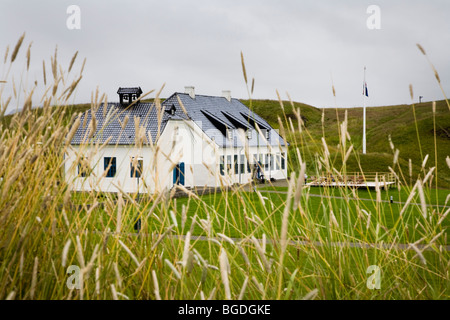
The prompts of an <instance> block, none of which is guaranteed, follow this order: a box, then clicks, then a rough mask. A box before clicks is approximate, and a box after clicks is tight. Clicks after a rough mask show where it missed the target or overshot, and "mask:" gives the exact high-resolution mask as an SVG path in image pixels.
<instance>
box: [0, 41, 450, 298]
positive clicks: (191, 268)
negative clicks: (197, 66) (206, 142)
mask: <svg viewBox="0 0 450 320" xmlns="http://www.w3.org/2000/svg"><path fill="white" fill-rule="evenodd" d="M23 41H24V36H22V37H21V38H20V39H19V42H18V43H17V45H16V46H15V48H14V50H13V52H12V54H11V56H10V62H9V64H8V63H7V64H6V68H7V69H6V70H10V68H11V64H12V63H18V61H20V60H19V59H17V57H19V54H20V52H21V51H20V49H21V45H22V42H23ZM30 50H31V49H30V47H29V51H28V53H27V56H28V58H27V61H26V62H25V63H26V64H28V63H29V62H28V60H29V56H30V54H31V51H30ZM8 54H9V53H8V50H7V52H6V54H5V63H6V61H7V57H8ZM76 57H77V53H76V54H75V55H74V57H73V59H72V60H71V62H70V65H69V67H68V71H67V72H66V71H62V72H59V71H58V70H65V69H64V67H63V66H60V64H59V62H58V60H57V53H56V51H55V54H54V56H53V57H52V58H51V62H50V66H51V70H52V75H53V77H52V78H53V79H52V80H51V81H49V80H50V79H51V78H46V71H45V62H44V63H43V68H44V70H43V82H44V91H45V94H44V96H42V97H38V100H40V101H42V102H43V107H42V108H39V109H36V108H32V106H33V105H34V103H35V102H34V101H36V100H35V99H36V97H34V96H33V89H32V90H31V92H29V93H28V98H26V99H25V102H24V105H23V108H22V109H21V111H19V112H16V113H15V114H14V115H13V116H12V117H11V118H9V119H8V121H6V118H5V117H4V112H5V110H6V107H7V106H8V104H9V101H14V100H17V95H14V96H12V97H5V96H3V95H1V96H0V102H1V105H2V108H1V110H2V115H1V120H2V124H1V129H0V132H1V133H0V195H1V196H0V299H448V298H449V292H450V290H449V289H450V284H449V266H450V264H449V253H448V241H447V226H448V214H449V212H450V208H449V207H438V206H433V205H432V206H429V203H428V202H427V201H428V200H429V197H428V195H429V193H430V190H429V187H428V185H427V180H428V179H429V178H430V177H431V175H432V174H433V172H432V171H429V172H426V173H427V175H425V178H424V179H422V180H417V181H416V182H415V183H413V185H412V186H410V185H409V184H408V183H407V182H406V181H405V179H402V177H405V176H407V175H405V174H404V173H403V172H401V171H400V170H401V169H400V167H399V166H398V164H396V163H395V161H394V163H393V166H392V168H390V170H391V171H392V172H393V173H394V174H395V175H396V176H397V177H398V180H397V181H398V183H397V185H396V187H397V188H400V189H401V188H405V189H406V190H407V192H408V198H407V199H403V202H402V203H401V204H397V205H395V206H394V205H392V206H391V205H386V204H385V203H384V202H383V201H382V194H381V193H382V191H381V189H380V188H379V187H377V188H376V191H375V197H374V198H373V199H372V200H371V201H366V200H363V199H361V198H360V197H359V194H358V192H357V191H356V190H354V189H351V188H350V189H347V188H337V189H330V188H324V189H323V192H322V193H321V194H320V196H319V197H316V196H314V194H313V193H312V192H311V189H310V188H309V187H306V186H305V185H304V182H303V173H304V172H305V168H306V164H305V163H304V162H303V160H302V155H304V154H307V153H308V152H311V150H310V149H309V148H310V147H309V145H307V144H305V143H304V137H307V136H310V133H309V132H308V129H307V128H306V127H305V125H304V123H303V121H302V118H301V110H300V109H298V110H296V115H297V122H296V123H294V122H293V121H292V120H291V119H290V118H289V119H288V118H287V117H286V115H285V114H283V115H281V116H280V119H279V125H280V132H281V134H282V136H283V137H284V139H285V140H286V141H289V142H290V143H291V147H290V148H292V149H293V150H294V152H293V153H291V154H295V155H296V156H295V157H291V159H289V171H290V172H291V174H290V179H289V180H288V190H287V191H286V192H284V193H283V191H282V190H281V191H280V190H278V191H279V192H281V193H267V192H266V191H267V190H264V189H263V188H260V186H257V188H256V192H252V191H246V189H245V188H242V187H241V186H233V187H232V188H231V189H226V188H224V189H223V192H221V193H217V194H213V195H210V196H204V197H200V196H198V195H196V194H195V193H193V192H192V191H189V190H186V189H183V191H185V192H186V194H187V196H186V197H185V198H177V199H175V198H174V192H173V191H172V192H162V191H161V190H158V189H157V192H155V193H154V194H151V195H148V196H146V197H144V198H143V199H142V198H141V201H137V199H136V198H137V195H136V194H127V193H125V192H119V194H102V193H100V192H96V191H91V192H86V193H83V194H81V195H80V194H73V193H72V192H71V188H72V187H71V181H70V179H65V177H64V170H63V168H64V161H65V160H64V154H65V153H66V152H67V151H68V150H69V148H71V146H70V140H71V138H72V137H73V134H74V130H75V129H74V128H76V127H77V126H80V125H83V126H88V127H90V128H91V129H92V130H91V132H95V129H96V126H97V123H96V120H95V119H93V120H92V121H91V122H90V123H80V120H79V118H78V117H77V116H79V114H73V115H68V114H67V110H68V109H67V108H65V105H66V104H67V101H68V99H69V98H70V97H71V96H72V94H74V92H75V91H76V87H77V86H78V84H79V82H80V80H81V79H82V72H80V73H79V74H76V75H74V76H73V79H71V80H69V78H70V72H71V71H72V70H73V69H72V68H73V67H74V66H76V63H77V62H76ZM242 67H243V71H244V78H245V84H246V85H247V86H248V82H247V71H246V70H245V64H244V59H243V55H242ZM81 69H84V63H83V65H82V67H81ZM2 79H4V80H5V81H6V83H1V84H0V85H1V91H0V93H2V94H3V92H4V88H5V87H6V86H8V85H11V83H13V82H10V76H9V71H7V72H6V73H5V74H4V77H3V78H2ZM47 82H48V84H47ZM247 88H248V87H247ZM253 88H254V79H253V80H252V84H251V89H249V90H248V91H249V95H250V98H251V94H252V92H253ZM13 91H14V92H15V91H16V90H15V89H14V90H13ZM160 92H161V90H159V92H158V93H157V94H156V99H155V107H156V108H159V110H161V112H162V108H161V102H160V99H159V94H160ZM278 96H279V95H278ZM106 101H107V97H106V96H104V95H102V96H100V93H99V92H98V91H97V92H95V93H94V94H93V95H92V103H91V111H96V110H97V109H98V108H102V105H103V103H105V102H106ZM280 103H281V104H282V103H283V102H282V101H281V99H280ZM113 116H114V115H113ZM129 120H130V121H133V119H129ZM100 129H101V128H100ZM294 133H300V135H299V136H300V138H299V139H294V140H291V138H292V137H294ZM339 133H340V137H341V139H340V141H341V143H340V145H339V150H340V153H341V156H342V159H343V163H344V165H343V166H342V169H340V170H337V169H336V168H334V167H333V166H332V163H333V162H332V161H331V160H330V153H329V151H328V145H327V141H326V139H325V138H323V139H322V140H321V141H318V143H317V146H316V147H317V150H320V152H318V153H317V154H315V159H316V161H315V163H314V168H315V175H320V174H321V173H322V172H326V173H329V174H333V175H334V176H336V177H338V176H345V175H346V169H345V162H346V159H348V157H349V155H350V154H355V155H356V156H358V153H357V150H355V149H354V148H353V145H352V142H351V139H350V136H349V134H348V132H347V118H345V119H344V120H343V121H342V122H340V123H339ZM93 138H95V137H94V136H93V135H91V136H88V137H87V140H86V144H85V148H86V149H85V151H86V152H87V151H88V150H90V152H98V151H99V150H101V148H102V146H101V145H98V144H96V143H95V142H94V141H95V139H93ZM261 138H262V139H264V135H261ZM150 141H151V139H146V133H145V132H142V131H139V132H138V134H137V140H136V144H137V147H142V146H148V147H150V148H152V149H153V152H154V153H155V155H157V154H158V153H161V152H163V151H164V152H166V151H165V150H161V149H160V146H158V145H152V144H151V142H150ZM386 143H388V142H386ZM393 149H394V148H393ZM92 150H93V151H92ZM393 152H395V151H394V150H393ZM424 160H425V159H424ZM424 162H426V161H424ZM175 163H176V162H174V163H173V166H175ZM423 167H424V170H425V164H424V165H423ZM210 169H211V170H217V169H216V168H210ZM430 172H431V173H430ZM428 173H429V174H430V175H428ZM223 179H224V185H225V181H226V179H227V177H226V176H225V177H224V178H223ZM252 189H253V188H251V189H250V190H252ZM447 200H448V199H447ZM416 202H417V203H418V205H416V204H415V203H416ZM447 202H448V201H446V204H447ZM136 217H140V218H141V219H142V229H141V232H140V233H139V234H136V233H135V232H134V229H133V226H134V223H135V221H136ZM71 265H74V266H77V267H79V269H80V273H79V288H74V289H69V287H68V286H67V282H68V281H69V282H70V283H71V284H73V283H74V282H71V281H72V280H73V278H70V276H71V274H68V273H67V268H68V267H69V266H71ZM371 265H376V266H378V267H379V268H380V270H381V288H380V289H375V290H371V289H369V288H368V287H367V281H368V279H369V276H370V274H368V273H367V269H368V267H369V266H371Z"/></svg>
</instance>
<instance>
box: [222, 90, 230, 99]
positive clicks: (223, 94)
mask: <svg viewBox="0 0 450 320" xmlns="http://www.w3.org/2000/svg"><path fill="white" fill-rule="evenodd" d="M222 97H224V98H225V99H227V100H228V102H231V91H230V90H222Z"/></svg>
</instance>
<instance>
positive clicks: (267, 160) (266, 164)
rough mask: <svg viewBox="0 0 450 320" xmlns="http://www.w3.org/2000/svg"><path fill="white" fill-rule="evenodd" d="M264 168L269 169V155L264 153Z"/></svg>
mask: <svg viewBox="0 0 450 320" xmlns="http://www.w3.org/2000/svg"><path fill="white" fill-rule="evenodd" d="M264 169H266V170H269V155H268V154H265V161H264Z"/></svg>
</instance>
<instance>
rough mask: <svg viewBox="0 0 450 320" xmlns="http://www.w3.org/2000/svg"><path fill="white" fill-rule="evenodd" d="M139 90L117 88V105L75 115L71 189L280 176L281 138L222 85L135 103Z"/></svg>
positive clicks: (150, 187)
mask: <svg viewBox="0 0 450 320" xmlns="http://www.w3.org/2000/svg"><path fill="white" fill-rule="evenodd" d="M141 93H142V90H141V89H140V88H119V90H118V94H119V97H120V102H119V103H108V104H107V105H106V106H105V105H103V104H102V105H101V106H100V107H99V108H98V110H95V112H94V116H93V115H92V113H91V111H87V112H86V113H84V114H83V115H82V116H81V118H80V120H81V125H80V126H79V128H78V130H77V132H76V133H75V136H74V138H73V139H72V141H71V148H70V151H69V152H68V153H67V154H66V162H65V171H66V179H67V180H68V182H70V183H71V185H72V189H73V190H74V191H90V190H93V189H95V190H98V191H105V192H118V191H119V190H122V191H124V192H129V193H135V192H136V191H137V190H138V188H139V192H140V193H148V192H149V193H153V192H155V191H161V190H168V189H171V188H172V187H173V186H174V185H175V184H181V185H184V186H185V187H187V188H189V187H191V188H192V187H195V186H197V187H205V186H207V187H219V186H228V185H231V184H234V183H241V184H243V183H248V182H250V181H251V180H252V177H253V178H254V177H256V176H263V177H264V178H265V179H276V180H278V179H286V177H287V145H286V142H285V141H284V140H283V139H282V138H281V136H280V135H279V134H278V132H277V131H276V130H274V129H273V128H272V127H271V126H270V125H269V124H268V123H267V122H266V121H265V120H264V119H262V118H261V117H260V116H258V115H257V114H255V113H254V112H252V111H251V110H249V109H248V108H247V107H246V106H245V105H244V104H242V103H241V102H240V101H239V100H237V99H232V98H231V95H230V92H229V91H224V92H223V96H222V97H216V96H204V95H196V94H195V91H194V88H193V87H186V92H185V93H174V94H173V95H172V96H170V97H169V98H168V99H167V100H165V101H164V102H163V103H162V104H161V105H159V106H158V105H156V104H153V103H141V102H137V101H136V99H138V98H139V96H140V94H141ZM257 128H259V130H258V129H257Z"/></svg>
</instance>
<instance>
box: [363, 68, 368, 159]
mask: <svg viewBox="0 0 450 320" xmlns="http://www.w3.org/2000/svg"><path fill="white" fill-rule="evenodd" d="M366 90H367V89H366V67H364V84H363V154H366Z"/></svg>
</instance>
